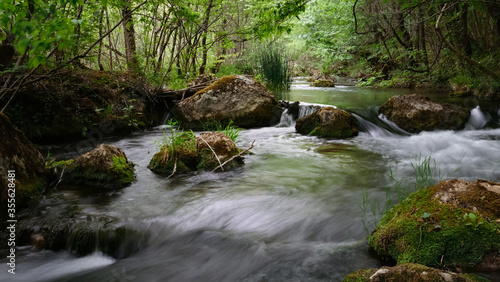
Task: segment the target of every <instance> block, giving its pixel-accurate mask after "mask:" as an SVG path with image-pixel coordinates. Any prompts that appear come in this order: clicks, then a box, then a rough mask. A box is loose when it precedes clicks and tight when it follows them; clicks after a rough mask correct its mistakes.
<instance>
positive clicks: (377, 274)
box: [343, 263, 484, 282]
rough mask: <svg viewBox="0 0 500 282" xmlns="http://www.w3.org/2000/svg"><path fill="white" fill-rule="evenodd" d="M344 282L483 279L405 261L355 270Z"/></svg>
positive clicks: (471, 281) (464, 280) (472, 281)
mask: <svg viewBox="0 0 500 282" xmlns="http://www.w3.org/2000/svg"><path fill="white" fill-rule="evenodd" d="M343 281H344V282H357V281H370V282H383V281H393V282H407V281H436V282H437V281H443V282H453V281H456V282H458V281H461V282H474V281H484V279H483V278H480V277H478V276H475V275H471V274H462V273H456V272H452V271H448V270H441V269H436V268H431V267H427V266H425V265H421V264H415V263H407V264H402V265H397V266H394V267H388V266H384V267H382V268H380V269H377V268H369V269H363V270H359V271H356V272H354V273H351V274H349V275H347V276H346V277H345V278H344V280H343Z"/></svg>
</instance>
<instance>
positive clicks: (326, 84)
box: [311, 79, 335, 87]
mask: <svg viewBox="0 0 500 282" xmlns="http://www.w3.org/2000/svg"><path fill="white" fill-rule="evenodd" d="M311 86H313V87H335V82H333V81H331V80H327V79H318V80H315V81H314V82H313V83H312V84H311Z"/></svg>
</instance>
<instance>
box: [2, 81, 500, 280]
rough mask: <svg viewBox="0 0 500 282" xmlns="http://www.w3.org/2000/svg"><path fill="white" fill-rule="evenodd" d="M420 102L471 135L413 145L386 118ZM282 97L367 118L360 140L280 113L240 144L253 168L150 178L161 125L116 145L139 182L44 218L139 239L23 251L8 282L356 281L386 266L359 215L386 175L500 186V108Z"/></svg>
mask: <svg viewBox="0 0 500 282" xmlns="http://www.w3.org/2000/svg"><path fill="white" fill-rule="evenodd" d="M415 92H418V93H425V94H428V95H429V96H430V97H431V98H432V99H433V100H435V101H447V102H451V103H457V104H461V105H464V106H466V107H468V108H469V109H471V113H472V115H471V119H470V120H469V122H468V124H467V127H466V129H465V130H463V131H459V132H453V131H436V132H423V133H420V134H413V135H410V134H406V133H405V132H403V131H401V130H400V129H398V128H397V127H396V126H395V125H393V124H392V123H390V122H388V121H387V120H385V119H384V118H383V117H382V116H378V115H377V109H378V106H380V105H381V104H382V103H383V102H385V101H386V100H387V99H388V98H390V97H391V96H393V95H398V94H409V93H415ZM282 98H285V99H287V100H289V101H296V100H298V101H301V102H305V103H306V104H305V105H306V106H304V105H303V106H302V107H303V109H302V110H303V113H306V112H307V111H308V108H307V103H308V104H314V105H318V104H320V105H334V106H337V107H339V108H342V109H345V110H348V111H350V112H352V113H354V114H355V115H356V117H357V118H358V120H359V121H360V123H361V125H362V129H361V132H360V134H359V136H357V137H355V138H352V139H348V140H334V139H321V138H317V137H310V136H303V135H300V134H297V133H295V128H294V122H293V121H291V120H290V119H289V117H287V116H286V115H284V117H283V120H282V123H281V124H280V126H278V127H267V128H258V129H249V130H244V131H243V132H242V133H241V138H240V141H239V143H238V144H239V147H242V148H246V147H248V146H249V144H250V143H251V141H252V140H255V147H254V148H253V149H252V152H253V154H251V155H248V156H246V157H245V165H244V166H243V167H241V168H238V169H236V170H233V171H228V172H220V173H211V172H202V173H196V174H191V175H182V176H176V177H174V178H171V179H165V177H161V176H158V175H155V174H153V173H152V172H151V171H150V170H149V169H148V168H147V165H148V163H149V161H150V159H151V158H152V156H153V154H154V153H155V152H156V151H157V150H158V149H157V147H156V145H155V141H156V140H158V139H159V138H161V136H162V135H163V133H162V128H161V127H158V128H156V129H155V130H151V131H146V132H139V133H135V134H133V135H130V136H127V137H113V138H106V139H105V140H104V142H105V143H107V144H112V145H116V146H119V147H120V148H122V149H123V150H124V151H125V153H126V154H127V156H128V158H129V160H131V161H132V162H134V163H136V164H137V166H136V173H137V181H136V182H134V183H133V184H132V185H131V186H129V187H127V188H124V189H121V190H119V191H116V192H112V193H105V194H100V195H94V194H89V193H81V192H78V190H77V189H70V188H67V189H65V188H64V187H60V188H59V189H58V190H56V191H53V192H51V194H50V196H49V197H48V199H47V200H46V201H45V202H46V203H50V205H45V207H44V208H43V209H44V216H56V215H57V214H60V213H61V211H63V210H67V209H68V208H69V207H70V206H71V207H72V208H74V209H75V210H77V211H76V217H81V218H95V219H96V220H99V219H100V218H111V223H110V224H112V225H113V226H117V227H119V226H125V227H127V228H128V230H133V232H131V233H130V234H124V235H123V236H129V237H130V238H129V240H128V243H127V244H126V245H124V246H121V247H120V248H121V252H120V255H118V256H115V257H110V256H107V255H105V254H104V253H103V252H102V250H99V249H96V250H95V252H93V253H92V254H90V255H87V256H83V257H79V256H76V255H75V254H72V253H71V252H68V251H47V250H43V251H38V250H34V248H33V247H31V246H24V247H20V248H19V249H18V257H17V261H16V266H17V267H16V273H17V274H16V275H15V276H14V275H10V274H8V273H7V271H6V270H5V271H2V273H0V280H1V281H341V280H342V278H343V277H344V276H345V275H346V274H348V273H350V272H353V271H356V270H359V269H363V268H368V267H380V266H381V265H382V263H383V262H381V261H379V260H378V259H377V258H376V257H374V256H373V255H372V254H370V253H369V252H368V246H367V231H368V232H369V231H371V230H372V229H373V227H374V225H375V223H376V218H377V217H378V216H379V215H377V214H375V215H373V214H372V213H371V212H369V211H366V212H365V213H363V211H362V208H363V202H364V201H363V197H364V196H366V195H368V201H369V202H370V203H375V202H376V201H378V202H379V203H380V206H381V207H383V206H384V205H385V204H384V202H385V199H386V189H388V188H389V189H390V188H392V187H394V185H395V184H394V183H395V182H394V180H393V179H391V177H389V174H392V176H393V177H394V178H396V179H399V180H402V181H405V182H406V183H411V182H412V181H415V172H414V170H413V169H412V164H413V165H414V166H415V165H418V164H419V163H421V162H422V161H424V160H426V159H428V160H431V164H432V167H433V168H434V172H433V176H434V180H436V181H437V180H439V179H449V178H462V179H466V180H471V181H475V180H476V179H477V178H479V179H486V180H490V181H496V182H500V142H499V140H500V129H499V122H500V119H499V115H500V107H499V106H500V105H499V104H498V103H497V104H493V103H487V102H480V101H477V100H475V99H473V98H450V97H448V96H447V95H444V94H443V93H434V94H431V93H428V91H425V90H418V91H417V90H407V89H364V88H357V87H352V86H339V87H335V88H331V89H327V88H311V87H309V86H308V85H307V84H306V83H305V82H304V81H298V82H295V83H294V84H293V87H292V90H291V91H290V92H289V93H287V94H286V95H283V97H282ZM166 130H168V129H166ZM86 144H87V143H82V142H79V143H71V144H62V145H53V146H49V147H47V148H44V149H47V150H50V152H51V154H52V155H53V156H55V157H57V159H58V160H62V159H67V158H70V157H71V158H72V157H76V156H77V155H78V154H79V153H82V152H83V151H88V150H90V149H92V147H91V146H86ZM70 148H78V150H72V149H70ZM42 153H45V152H44V151H42ZM365 203H366V201H365ZM42 204H43V203H42ZM366 207H367V206H366V205H365V208H366ZM369 208H370V207H368V209H369ZM382 209H383V208H382ZM2 262H5V260H2ZM4 265H5V264H4Z"/></svg>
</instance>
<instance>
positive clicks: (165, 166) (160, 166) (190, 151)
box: [148, 139, 198, 175]
mask: <svg viewBox="0 0 500 282" xmlns="http://www.w3.org/2000/svg"><path fill="white" fill-rule="evenodd" d="M188 142H189V143H187V144H182V145H177V146H171V145H164V146H162V147H161V148H160V151H159V152H157V153H156V154H154V156H153V158H152V159H151V161H150V162H149V165H148V168H149V169H150V170H151V171H153V172H156V173H159V174H165V175H170V174H172V173H174V172H176V173H185V172H190V171H194V170H196V167H197V164H198V151H197V150H196V142H195V140H194V139H193V140H191V141H188Z"/></svg>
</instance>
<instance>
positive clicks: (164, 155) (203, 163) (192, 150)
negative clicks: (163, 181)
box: [148, 132, 243, 175]
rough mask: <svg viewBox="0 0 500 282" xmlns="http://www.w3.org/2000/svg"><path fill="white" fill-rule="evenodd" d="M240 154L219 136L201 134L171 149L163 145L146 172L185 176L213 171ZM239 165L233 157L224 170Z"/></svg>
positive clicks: (223, 136) (239, 162) (213, 133)
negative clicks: (187, 173)
mask: <svg viewBox="0 0 500 282" xmlns="http://www.w3.org/2000/svg"><path fill="white" fill-rule="evenodd" d="M239 152H240V150H239V149H238V148H237V147H236V145H235V144H234V142H233V141H232V140H231V138H229V137H227V136H226V135H224V134H223V133H220V132H205V133H202V134H200V135H199V136H198V137H194V136H192V137H191V139H188V140H184V142H182V143H180V144H177V145H175V146H172V145H164V146H163V147H161V149H160V151H159V152H157V153H156V154H155V155H154V156H153V158H152V159H151V161H150V162H149V165H148V168H149V169H151V170H152V171H153V172H156V173H159V174H165V175H171V174H173V173H186V172H192V171H198V170H213V169H215V168H217V167H218V166H220V164H221V163H224V162H225V161H227V160H229V159H231V158H232V157H233V156H236V155H238V154H239ZM241 164H243V159H242V157H236V158H234V159H233V160H232V161H230V162H229V163H228V164H226V165H224V169H228V168H229V169H230V168H234V167H237V166H239V165H241Z"/></svg>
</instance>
